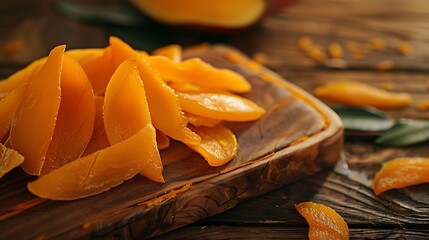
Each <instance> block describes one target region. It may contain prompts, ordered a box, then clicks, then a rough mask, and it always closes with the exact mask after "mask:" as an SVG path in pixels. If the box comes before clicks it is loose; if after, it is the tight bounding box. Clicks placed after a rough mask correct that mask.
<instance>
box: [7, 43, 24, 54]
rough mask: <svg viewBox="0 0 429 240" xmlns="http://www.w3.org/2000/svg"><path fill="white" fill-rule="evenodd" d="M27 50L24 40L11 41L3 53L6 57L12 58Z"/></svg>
mask: <svg viewBox="0 0 429 240" xmlns="http://www.w3.org/2000/svg"><path fill="white" fill-rule="evenodd" d="M24 48H25V42H24V41H23V40H11V41H8V42H6V43H5V44H4V45H3V48H2V51H3V53H4V54H5V55H7V56H10V55H13V54H15V53H18V52H20V51H22V50H23V49H24Z"/></svg>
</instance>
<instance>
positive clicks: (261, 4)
mask: <svg viewBox="0 0 429 240" xmlns="http://www.w3.org/2000/svg"><path fill="white" fill-rule="evenodd" d="M296 1H298V0H211V1H204V0H180V1H178V0H131V2H132V3H133V4H134V5H135V6H136V7H137V8H138V9H140V10H141V11H142V12H144V13H145V14H147V15H148V16H150V17H151V18H153V19H155V20H157V21H159V22H162V23H164V24H168V25H182V26H198V27H206V28H209V29H210V28H212V29H220V30H221V29H242V28H246V27H249V26H251V25H253V24H254V23H256V22H257V21H258V20H259V19H261V17H262V16H264V15H265V14H267V13H272V12H273V11H278V10H280V9H281V8H283V7H285V6H287V5H290V4H292V3H294V2H296Z"/></svg>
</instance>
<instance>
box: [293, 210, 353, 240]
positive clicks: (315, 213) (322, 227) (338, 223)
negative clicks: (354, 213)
mask: <svg viewBox="0 0 429 240" xmlns="http://www.w3.org/2000/svg"><path fill="white" fill-rule="evenodd" d="M295 208H296V210H297V211H298V212H299V214H301V216H303V217H304V218H305V220H307V222H308V225H310V229H309V232H308V238H309V239H311V240H313V239H314V240H324V239H338V240H341V239H344V240H346V239H349V228H348V226H347V223H346V222H345V221H344V219H343V218H342V217H341V216H340V215H339V214H338V213H337V212H335V210H333V209H332V208H330V207H328V206H326V205H324V204H320V203H313V202H303V203H300V204H297V205H295Z"/></svg>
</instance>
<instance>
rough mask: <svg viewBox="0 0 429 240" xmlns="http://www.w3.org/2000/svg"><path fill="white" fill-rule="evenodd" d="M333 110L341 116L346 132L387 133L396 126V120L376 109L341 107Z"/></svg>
mask: <svg viewBox="0 0 429 240" xmlns="http://www.w3.org/2000/svg"><path fill="white" fill-rule="evenodd" d="M333 110H334V111H335V112H336V113H337V114H338V116H340V118H341V120H342V121H343V123H344V127H345V129H346V130H357V131H385V130H387V129H390V128H391V127H393V126H394V125H395V120H394V119H392V118H390V117H389V116H387V115H386V114H384V113H383V112H382V111H380V110H377V109H374V108H368V107H352V106H340V107H335V108H333Z"/></svg>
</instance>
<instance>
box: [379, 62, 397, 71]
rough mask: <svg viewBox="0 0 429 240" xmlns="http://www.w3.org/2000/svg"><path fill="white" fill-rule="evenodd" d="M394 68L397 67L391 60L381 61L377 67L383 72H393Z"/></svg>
mask: <svg viewBox="0 0 429 240" xmlns="http://www.w3.org/2000/svg"><path fill="white" fill-rule="evenodd" d="M394 67H395V64H394V63H393V61H391V60H383V61H380V62H378V63H377V65H376V66H375V68H376V69H377V70H378V71H381V72H384V71H389V70H392V69H393V68H394Z"/></svg>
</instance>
